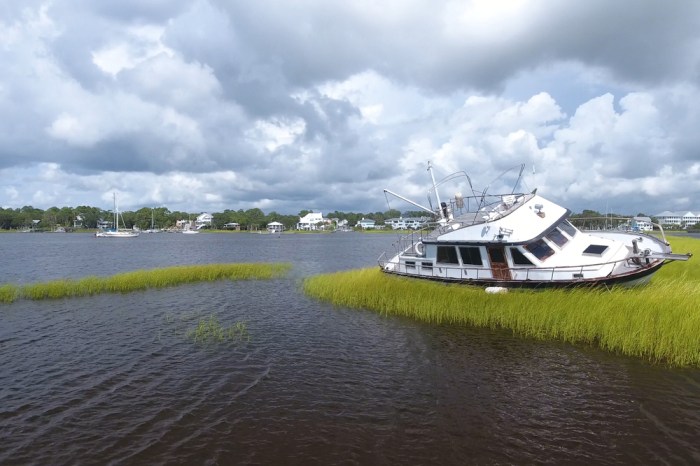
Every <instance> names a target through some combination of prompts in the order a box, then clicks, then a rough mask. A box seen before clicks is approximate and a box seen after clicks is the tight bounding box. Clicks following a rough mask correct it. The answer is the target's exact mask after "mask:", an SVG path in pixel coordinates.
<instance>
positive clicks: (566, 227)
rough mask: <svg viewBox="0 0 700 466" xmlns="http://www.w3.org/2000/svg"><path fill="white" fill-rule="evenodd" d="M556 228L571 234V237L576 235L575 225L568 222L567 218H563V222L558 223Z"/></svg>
mask: <svg viewBox="0 0 700 466" xmlns="http://www.w3.org/2000/svg"><path fill="white" fill-rule="evenodd" d="M557 228H559V229H560V230H561V231H563V232H564V233H566V234H567V235H569V236H571V237H572V238H573V237H574V236H576V232H577V231H578V230H576V227H575V226H573V225H572V224H571V223H569V221H568V220H564V221H563V222H561V223H560V224H559V225H557Z"/></svg>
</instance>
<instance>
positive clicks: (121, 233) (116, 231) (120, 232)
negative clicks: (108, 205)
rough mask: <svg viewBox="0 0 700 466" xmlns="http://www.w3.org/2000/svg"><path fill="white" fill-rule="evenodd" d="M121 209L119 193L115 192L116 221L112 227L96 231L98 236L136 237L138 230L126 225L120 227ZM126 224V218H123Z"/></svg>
mask: <svg viewBox="0 0 700 466" xmlns="http://www.w3.org/2000/svg"><path fill="white" fill-rule="evenodd" d="M119 218H120V215H119V209H118V208H117V193H114V223H113V227H112V228H108V229H106V230H100V231H98V232H97V233H95V236H96V237H98V238H136V237H137V236H138V235H139V232H138V231H135V230H127V229H126V225H124V228H121V229H120V228H119ZM123 224H124V219H122V225H123Z"/></svg>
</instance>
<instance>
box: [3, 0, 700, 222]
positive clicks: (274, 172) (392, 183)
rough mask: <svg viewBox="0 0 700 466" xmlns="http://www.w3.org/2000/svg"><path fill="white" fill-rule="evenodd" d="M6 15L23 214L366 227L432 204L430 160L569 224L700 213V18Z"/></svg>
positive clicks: (500, 13) (9, 126)
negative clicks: (503, 184)
mask: <svg viewBox="0 0 700 466" xmlns="http://www.w3.org/2000/svg"><path fill="white" fill-rule="evenodd" d="M0 18H2V19H0V60H2V63H3V67H2V69H1V70H0V106H1V108H2V109H3V112H2V115H0V118H1V119H2V124H0V175H2V176H1V177H0V192H2V193H4V194H3V196H2V198H0V205H2V206H5V207H21V206H23V205H27V204H34V205H35V206H37V207H42V208H47V207H50V206H52V205H94V204H100V205H101V206H106V207H108V206H109V203H110V200H111V194H110V193H111V191H112V190H117V191H118V192H119V193H120V204H121V205H122V206H123V208H139V207H141V206H151V205H165V206H167V207H169V208H171V209H174V210H175V209H177V210H191V211H193V212H196V211H204V210H209V211H218V210H223V209H227V208H230V209H239V208H243V209H247V208H251V207H260V208H263V209H266V210H276V211H278V212H285V213H296V212H298V211H299V210H301V209H308V208H317V209H323V210H326V211H331V210H345V211H358V212H370V211H377V210H385V209H386V208H387V206H386V204H385V202H384V197H383V196H382V194H381V192H382V189H383V188H385V187H387V188H390V189H392V190H395V191H400V192H402V193H403V194H405V195H408V196H409V197H412V196H414V197H416V198H417V199H418V198H423V197H424V196H425V192H426V188H427V186H426V185H427V181H428V179H427V174H426V172H425V169H426V164H427V161H428V160H431V161H432V162H433V164H434V165H435V168H436V171H437V172H438V173H439V174H443V175H446V174H448V173H450V172H452V171H456V170H467V171H468V172H469V174H470V176H471V177H472V179H473V180H474V182H475V184H476V185H478V186H479V187H480V188H485V187H486V186H491V183H494V182H495V183H499V181H494V180H498V178H499V175H500V174H502V173H503V172H504V171H507V170H508V169H510V168H512V167H519V166H520V164H525V165H526V166H527V170H526V171H525V176H524V178H523V180H522V183H523V184H524V185H526V186H527V187H529V188H535V187H539V188H540V192H541V193H543V194H545V195H548V196H549V197H551V198H553V199H554V200H557V201H560V202H562V203H563V204H565V205H567V206H568V207H570V208H572V209H573V210H577V209H578V210H581V209H584V208H594V209H603V208H615V209H616V210H617V211H618V212H628V213H636V212H637V211H645V212H648V213H655V212H657V211H661V210H666V209H696V210H697V209H700V204H697V202H696V201H695V200H696V199H697V194H698V192H700V181H699V180H698V162H697V160H698V147H699V146H700V136H698V135H697V131H696V130H695V128H697V126H698V123H699V122H700V110H698V108H700V107H699V106H698V105H697V102H698V100H699V98H700V92H699V90H698V83H699V82H700V80H698V70H700V66H699V64H700V60H699V58H700V57H699V56H698V55H699V54H700V47H699V46H700V33H698V32H697V31H700V27H699V26H700V24H699V23H700V5H696V4H695V3H694V2H681V3H674V4H672V5H666V4H661V3H654V2H652V3H645V4H644V5H639V3H638V2H633V1H631V0H624V1H618V2H614V4H610V2H608V1H603V0H593V1H589V2H579V3H577V4H568V3H567V4H563V3H562V4H561V5H559V4H552V3H551V2H545V1H544V0H503V1H486V0H469V1H464V2H450V1H445V2H434V1H428V0H410V1H405V0H404V1H400V2H399V1H398V0H397V1H393V0H392V1H390V2H382V3H380V4H378V3H376V2H371V1H369V0H360V1H357V2H349V3H348V2H345V3H338V2H327V1H321V0H304V1H302V2H294V3H293V4H292V3H289V2H283V1H280V0H263V1H260V2H244V1H229V0H226V1H222V0H177V1H160V0H158V1H151V2H139V1H131V0H129V1H123V2H97V3H95V2H90V1H87V0H78V1H70V2H69V1H67V0H52V1H41V0H29V1H25V2H20V3H15V4H4V5H3V7H2V15H0ZM516 171H517V170H516ZM693 202H696V204H693ZM612 204H614V205H612ZM606 206H607V207H606Z"/></svg>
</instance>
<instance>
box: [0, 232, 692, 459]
mask: <svg viewBox="0 0 700 466" xmlns="http://www.w3.org/2000/svg"><path fill="white" fill-rule="evenodd" d="M393 239H394V237H392V236H390V235H389V236H385V235H362V234H354V233H348V234H334V235H289V236H284V235H283V236H282V237H279V238H278V237H274V236H268V235H249V234H240V235H204V234H202V235H194V236H188V235H175V234H157V235H142V236H141V237H139V238H136V239H131V240H118V239H107V240H102V239H94V238H91V237H90V236H88V235H79V234H11V235H10V234H8V235H0V257H3V258H5V260H4V262H3V264H2V270H0V283H6V282H14V283H26V282H31V281H39V280H47V279H51V278H58V277H63V276H67V277H80V276H85V275H91V274H112V273H116V272H120V271H127V270H134V269H137V268H149V267H161V266H169V265H176V264H190V263H207V262H235V261H252V260H262V261H290V262H293V263H294V264H295V266H294V270H293V272H292V274H291V275H290V276H289V277H287V278H284V279H279V280H273V281H257V282H236V283H231V282H217V283H205V284H194V285H187V286H182V287H177V288H172V289H166V290H157V291H149V292H142V293H132V294H125V295H102V296H95V297H90V298H78V299H68V300H57V301H46V302H28V301H20V302H16V303H14V304H11V305H0V464H3V465H6V464H22V465H24V464H37V465H46V464H52V465H54V464H119V465H121V464H168V465H170V464H436V465H437V464H440V465H443V464H456V465H462V464H533V463H534V464H538V463H549V464H621V463H622V464H673V465H676V464H699V463H700V370H695V369H694V370H677V369H667V368H663V367H658V366H651V365H649V364H647V363H644V362H641V361H638V360H635V359H631V358H626V357H621V356H616V355H612V354H609V353H605V352H603V351H600V350H598V349H596V348H592V347H585V346H574V345H568V344H563V343H557V342H549V343H547V342H539V341H530V340H526V339H521V338H517V337H514V336H512V335H510V333H509V332H507V331H490V330H482V329H470V328H460V327H451V326H431V325H427V324H422V323H417V322H413V321H411V320H407V319H402V318H393V317H392V318H388V317H382V316H379V315H377V314H375V313H373V312H369V311H362V310H349V309H344V308H334V307H332V306H330V305H327V304H325V303H319V302H317V301H314V300H311V299H309V298H307V297H306V296H304V295H303V294H302V293H301V292H300V290H299V280H300V279H301V278H302V277H304V276H306V275H308V274H315V273H325V272H330V271H334V270H343V269H349V268H358V267H365V266H373V265H374V264H375V262H374V261H375V259H376V258H377V257H378V256H379V253H380V252H381V251H383V250H384V249H386V247H387V246H388V244H389V243H390V242H391V241H392V240H393ZM210 315H215V316H216V317H217V318H218V319H219V321H220V322H221V323H222V324H224V325H233V324H234V323H236V322H246V324H247V328H248V331H249V333H250V340H249V341H238V342H228V343H224V344H209V345H197V344H194V343H193V342H192V341H191V340H190V339H188V338H187V337H186V333H187V332H188V331H189V330H191V329H193V328H194V327H195V326H196V324H197V322H198V320H199V319H200V318H204V317H208V316H210Z"/></svg>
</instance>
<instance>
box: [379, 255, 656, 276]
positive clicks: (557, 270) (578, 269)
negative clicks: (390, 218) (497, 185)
mask: <svg viewBox="0 0 700 466" xmlns="http://www.w3.org/2000/svg"><path fill="white" fill-rule="evenodd" d="M385 255H386V253H383V254H382V255H381V256H380V257H379V259H378V263H379V266H380V267H381V268H382V269H384V267H385V266H386V264H387V263H388V262H389V261H388V260H386V259H385V260H382V257H385ZM632 259H635V258H634V257H626V258H624V259H617V260H614V261H608V262H600V263H594V264H584V265H558V266H553V267H507V268H503V269H501V270H504V271H506V270H507V271H508V273H509V274H510V276H511V277H512V276H513V272H516V273H522V272H525V280H531V278H530V275H531V274H534V273H538V274H541V273H543V272H544V273H547V272H549V273H550V280H552V281H555V278H554V276H555V274H561V273H567V272H568V273H572V274H573V273H579V274H583V273H584V272H591V271H595V270H599V269H601V268H604V267H606V266H612V268H611V270H610V273H612V271H613V270H614V269H615V268H616V267H618V266H619V265H620V264H621V263H627V265H630V266H631V265H632V264H634V266H631V267H630V268H633V269H637V270H638V269H645V268H651V267H652V266H653V265H655V264H656V263H657V262H658V261H663V259H652V260H649V262H647V263H643V264H636V263H634V262H631V261H632ZM395 266H396V269H395V270H394V271H395V272H397V273H404V274H408V266H407V265H406V264H405V263H397V264H395ZM423 267H424V266H421V272H423V270H426V271H427V270H428V267H425V268H423ZM402 268H403V272H402V270H401V269H402ZM430 269H431V272H430V276H432V277H436V276H438V277H440V278H453V279H462V280H464V279H470V277H469V276H468V275H469V272H474V273H475V274H476V279H479V274H480V273H482V274H483V273H484V272H489V273H491V274H493V269H492V268H485V267H455V266H451V265H444V264H439V263H438V264H434V265H432V266H431V267H430ZM435 269H438V274H436V272H435ZM443 269H444V272H443ZM449 271H459V277H452V276H450V274H449V273H448V272H449ZM426 274H427V273H426ZM426 274H424V273H421V274H419V275H426ZM577 278H580V279H581V280H584V277H583V276H582V277H577ZM570 279H571V278H567V280H570ZM518 280H520V279H518Z"/></svg>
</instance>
